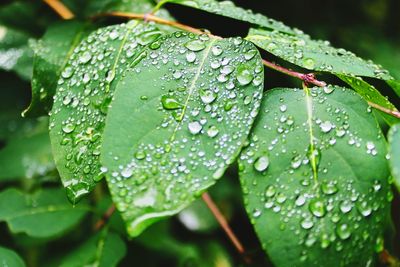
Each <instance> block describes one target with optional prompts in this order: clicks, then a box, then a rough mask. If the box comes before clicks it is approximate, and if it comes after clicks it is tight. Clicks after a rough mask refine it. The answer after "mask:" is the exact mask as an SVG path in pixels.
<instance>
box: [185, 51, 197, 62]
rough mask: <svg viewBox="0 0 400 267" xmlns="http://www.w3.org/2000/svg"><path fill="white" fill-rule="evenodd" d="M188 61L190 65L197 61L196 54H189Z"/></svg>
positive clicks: (187, 55)
mask: <svg viewBox="0 0 400 267" xmlns="http://www.w3.org/2000/svg"><path fill="white" fill-rule="evenodd" d="M186 60H187V62H189V63H193V62H194V61H195V60H196V54H195V53H194V52H189V53H187V54H186Z"/></svg>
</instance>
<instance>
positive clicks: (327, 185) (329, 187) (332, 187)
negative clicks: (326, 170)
mask: <svg viewBox="0 0 400 267" xmlns="http://www.w3.org/2000/svg"><path fill="white" fill-rule="evenodd" d="M321 189H322V192H323V193H324V194H326V195H333V194H335V193H337V191H338V188H337V186H336V184H335V183H334V182H333V181H325V182H323V183H322V185H321Z"/></svg>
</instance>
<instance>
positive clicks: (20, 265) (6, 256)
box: [0, 247, 26, 267]
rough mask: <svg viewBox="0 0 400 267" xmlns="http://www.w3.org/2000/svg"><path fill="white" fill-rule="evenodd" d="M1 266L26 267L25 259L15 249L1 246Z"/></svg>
mask: <svg viewBox="0 0 400 267" xmlns="http://www.w3.org/2000/svg"><path fill="white" fill-rule="evenodd" d="M0 266H2V267H8V266H9V267H25V266H26V265H25V263H24V261H23V260H22V259H21V257H20V256H18V254H17V253H15V252H14V251H12V250H10V249H8V248H4V247H0Z"/></svg>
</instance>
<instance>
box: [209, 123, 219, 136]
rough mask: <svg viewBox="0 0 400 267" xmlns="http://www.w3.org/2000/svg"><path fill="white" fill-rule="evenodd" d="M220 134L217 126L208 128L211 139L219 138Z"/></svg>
mask: <svg viewBox="0 0 400 267" xmlns="http://www.w3.org/2000/svg"><path fill="white" fill-rule="evenodd" d="M218 133H219V130H218V128H217V127H216V126H214V125H212V126H210V127H209V128H208V130H207V135H208V136H209V137H211V138H213V137H215V136H217V135H218Z"/></svg>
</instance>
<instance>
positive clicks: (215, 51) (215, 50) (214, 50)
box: [211, 45, 222, 57]
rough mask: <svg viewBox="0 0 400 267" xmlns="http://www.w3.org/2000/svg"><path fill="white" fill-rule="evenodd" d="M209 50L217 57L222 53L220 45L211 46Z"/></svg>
mask: <svg viewBox="0 0 400 267" xmlns="http://www.w3.org/2000/svg"><path fill="white" fill-rule="evenodd" d="M211 52H212V53H213V55H214V56H216V57H217V56H219V55H221V54H222V47H221V46H219V45H216V46H213V48H211Z"/></svg>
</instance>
